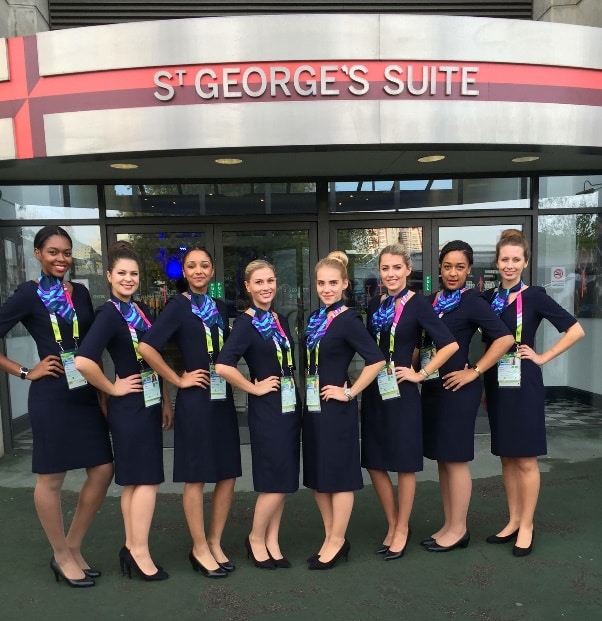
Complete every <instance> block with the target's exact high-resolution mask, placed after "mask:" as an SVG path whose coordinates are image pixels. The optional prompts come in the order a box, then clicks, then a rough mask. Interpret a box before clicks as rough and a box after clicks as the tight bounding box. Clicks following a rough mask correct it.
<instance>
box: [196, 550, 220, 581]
mask: <svg viewBox="0 0 602 621" xmlns="http://www.w3.org/2000/svg"><path fill="white" fill-rule="evenodd" d="M188 560H189V561H190V564H191V565H192V569H194V571H199V570H200V572H201V573H202V574H203V576H206V577H207V578H227V577H228V572H227V571H226V570H225V569H223V568H222V567H218V568H217V569H207V568H206V567H205V566H204V565H203V564H202V563H201V561H199V559H198V558H197V557H196V556H195V555H194V554H193V553H192V550H190V554H189V555H188ZM216 562H217V561H216ZM217 564H218V565H219V563H217Z"/></svg>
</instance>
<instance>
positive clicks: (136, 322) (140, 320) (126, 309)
mask: <svg viewBox="0 0 602 621" xmlns="http://www.w3.org/2000/svg"><path fill="white" fill-rule="evenodd" d="M111 301H112V302H113V304H115V305H116V306H118V307H119V312H120V313H121V314H122V315H123V318H124V319H125V320H126V322H127V324H128V326H131V327H132V328H134V329H136V330H139V331H140V332H146V331H147V330H148V329H149V327H150V325H149V324H148V322H147V320H145V318H144V317H143V316H142V315H141V314H140V313H139V312H138V309H137V308H136V307H135V306H134V303H133V302H123V301H122V300H120V299H119V298H116V297H115V296H113V295H111Z"/></svg>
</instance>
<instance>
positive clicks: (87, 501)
mask: <svg viewBox="0 0 602 621" xmlns="http://www.w3.org/2000/svg"><path fill="white" fill-rule="evenodd" d="M33 246H34V252H35V257H36V259H37V260H38V261H39V262H40V264H41V270H42V271H41V275H40V278H39V280H38V281H33V280H30V281H28V282H25V283H22V284H21V285H19V286H18V287H17V290H16V291H15V293H14V295H12V296H11V297H10V298H9V299H8V300H7V301H6V303H5V304H4V305H3V306H2V308H0V337H4V336H5V335H6V334H7V333H8V331H9V330H10V329H11V328H13V327H14V326H15V325H17V323H19V322H21V323H22V324H23V326H24V327H25V328H26V329H27V331H28V332H29V334H30V335H31V336H32V338H33V340H34V341H35V343H36V347H37V350H38V356H39V358H40V361H39V362H38V363H37V364H36V365H35V366H34V367H33V368H32V369H27V368H26V367H24V366H22V365H20V364H19V363H18V362H16V361H14V360H11V359H9V358H7V357H6V356H4V355H3V354H0V369H1V370H2V371H5V372H6V373H10V374H11V375H15V376H17V377H21V379H22V380H24V381H25V380H26V381H29V382H31V384H30V387H29V398H28V411H29V419H30V421H31V430H32V435H33V456H32V471H33V472H34V473H36V474H37V477H36V486H35V490H34V502H35V506H36V511H37V513H38V517H39V519H40V522H41V524H42V528H43V529H44V532H45V533H46V536H47V537H48V541H49V543H50V545H51V546H52V551H53V558H52V560H51V568H52V571H53V572H54V574H55V576H56V578H57V580H58V577H59V576H61V577H62V578H63V579H64V580H65V581H66V582H67V583H68V584H70V585H71V586H75V587H88V586H94V580H93V579H92V578H95V577H98V576H100V572H99V571H98V570H95V569H91V568H90V566H89V565H88V563H87V562H86V561H85V560H84V558H83V557H82V555H81V550H80V548H81V544H82V541H83V539H84V536H85V534H86V532H87V530H88V527H89V526H90V523H91V522H92V518H93V517H94V516H95V515H96V512H97V511H98V509H99V508H100V505H101V504H102V501H103V500H104V498H105V495H106V492H107V488H108V486H109V484H110V482H111V479H112V478H113V455H112V453H111V444H110V440H109V433H108V429H107V424H106V421H105V418H104V416H103V413H102V410H101V408H100V405H99V400H98V394H97V392H96V390H95V389H94V388H93V387H92V386H90V385H87V384H85V385H81V384H83V382H81V381H80V382H78V381H77V379H75V381H74V382H72V384H71V385H72V386H73V387H72V388H71V389H70V388H69V384H68V382H67V375H66V374H65V367H64V366H63V364H62V362H61V356H60V354H61V352H73V351H74V350H75V349H77V347H78V333H79V339H82V338H84V337H85V335H86V333H87V332H88V329H89V328H90V325H91V324H92V319H93V317H94V311H93V308H92V301H91V299H90V294H89V293H88V290H87V289H86V288H85V287H84V286H83V285H80V284H77V283H71V282H66V281H63V277H64V276H65V274H66V273H67V272H68V271H69V268H70V267H71V265H72V264H73V256H72V246H73V244H72V242H71V238H70V237H69V235H68V233H67V232H66V231H65V229H63V228H61V227H60V226H45V227H44V228H42V229H41V230H39V231H38V232H37V234H36V236H35V238H34V242H33ZM55 322H56V324H55ZM53 325H56V329H57V331H56V332H55V329H54V328H53ZM64 357H65V356H64ZM72 362H73V360H72V354H71V357H70V358H69V359H68V360H67V359H66V362H65V364H67V367H68V372H69V375H70V376H71V377H74V373H73V370H72ZM77 384H79V386H77ZM77 468H86V472H87V478H86V481H85V482H84V485H83V487H82V489H81V492H80V496H79V499H78V503H77V508H76V510H75V515H74V516H73V520H72V521H71V525H70V527H69V531H68V533H67V536H65V531H64V527H63V514H62V509H61V488H62V486H63V482H64V480H65V475H66V472H67V470H75V469H77Z"/></svg>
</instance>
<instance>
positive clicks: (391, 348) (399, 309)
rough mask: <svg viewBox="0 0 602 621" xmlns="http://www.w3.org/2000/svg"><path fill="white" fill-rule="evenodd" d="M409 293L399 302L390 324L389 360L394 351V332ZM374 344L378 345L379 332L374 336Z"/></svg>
mask: <svg viewBox="0 0 602 621" xmlns="http://www.w3.org/2000/svg"><path fill="white" fill-rule="evenodd" d="M410 293H411V292H410V291H408V292H407V293H406V294H405V295H404V296H403V297H402V298H400V300H399V304H398V305H397V308H396V309H395V316H394V317H393V323H392V324H391V331H390V332H389V359H391V358H392V356H393V351H394V350H395V330H396V329H397V324H398V323H399V320H400V319H401V315H402V313H403V309H404V308H405V305H406V302H407V301H408V299H409V297H410ZM376 344H377V345H380V332H379V333H378V334H377V335H376Z"/></svg>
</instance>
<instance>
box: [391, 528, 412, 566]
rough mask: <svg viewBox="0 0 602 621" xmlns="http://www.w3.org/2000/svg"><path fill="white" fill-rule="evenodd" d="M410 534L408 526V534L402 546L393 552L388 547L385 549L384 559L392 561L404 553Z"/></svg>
mask: <svg viewBox="0 0 602 621" xmlns="http://www.w3.org/2000/svg"><path fill="white" fill-rule="evenodd" d="M411 536H412V531H411V530H410V529H409V528H408V536H407V537H406V542H405V545H404V546H403V548H402V549H401V550H400V551H399V552H393V550H391V549H390V548H389V550H387V552H386V554H385V561H394V560H395V559H397V558H401V557H402V556H403V555H404V554H405V551H406V548H407V547H408V542H409V541H410V537H411Z"/></svg>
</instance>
